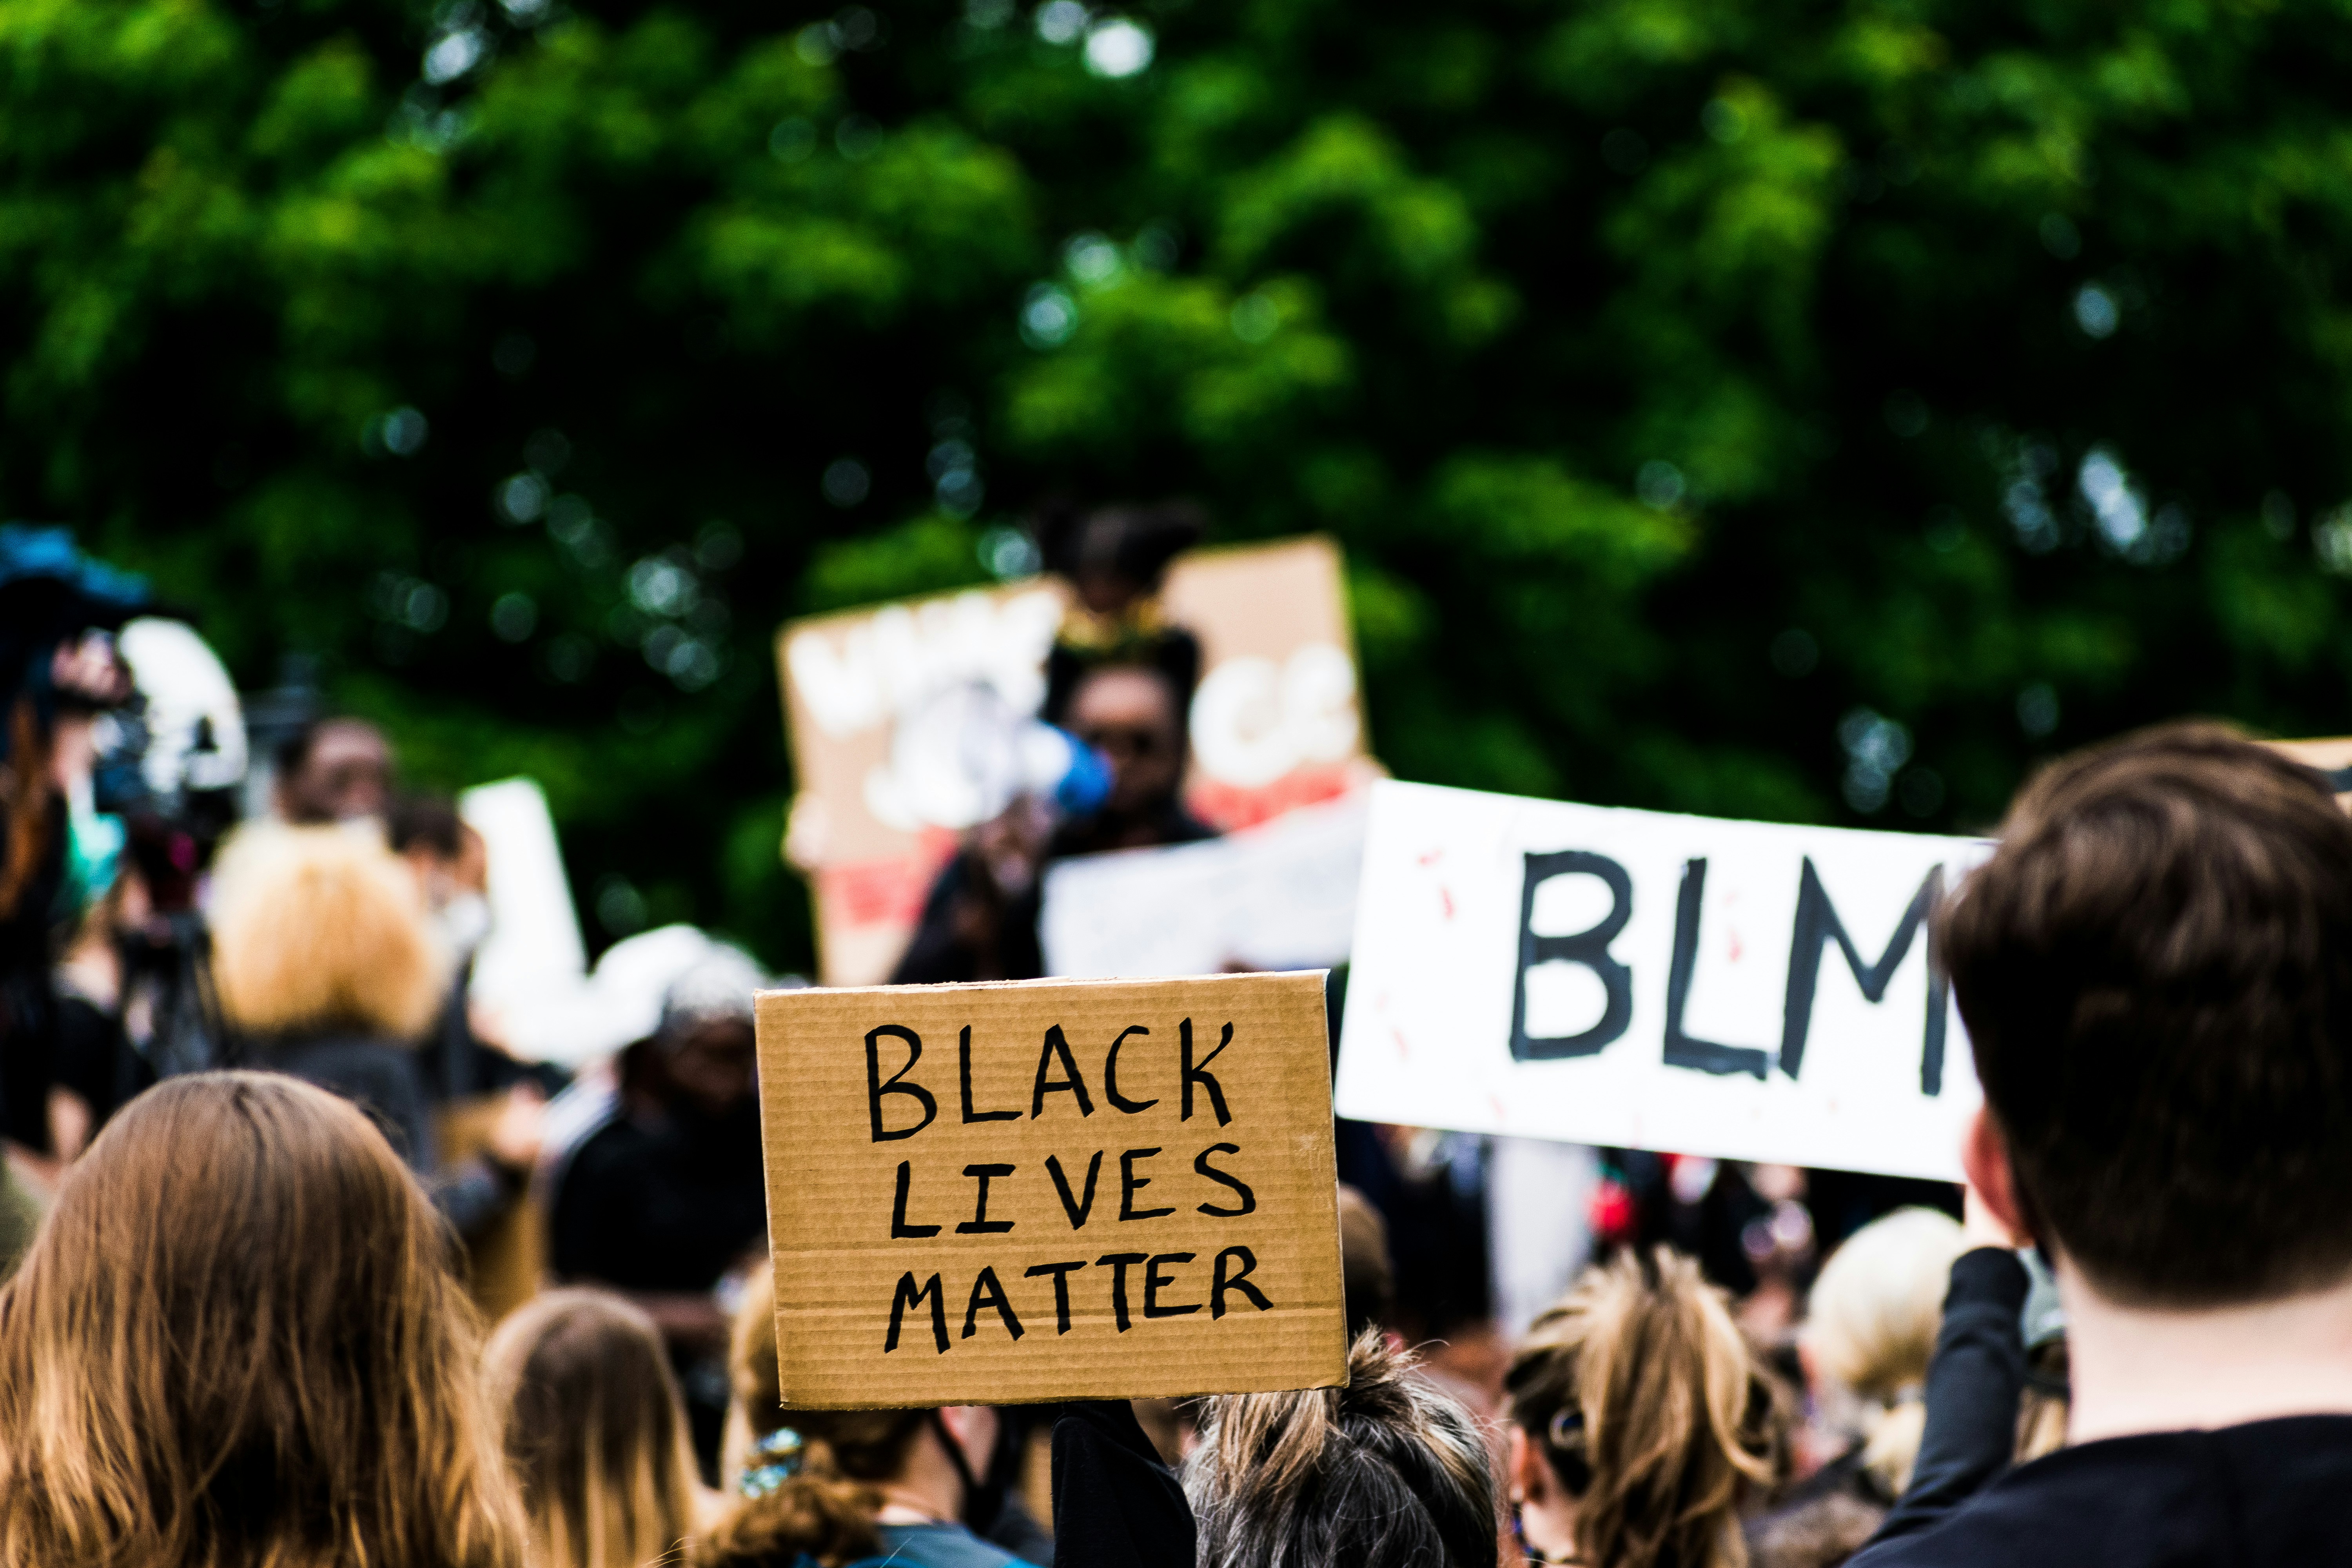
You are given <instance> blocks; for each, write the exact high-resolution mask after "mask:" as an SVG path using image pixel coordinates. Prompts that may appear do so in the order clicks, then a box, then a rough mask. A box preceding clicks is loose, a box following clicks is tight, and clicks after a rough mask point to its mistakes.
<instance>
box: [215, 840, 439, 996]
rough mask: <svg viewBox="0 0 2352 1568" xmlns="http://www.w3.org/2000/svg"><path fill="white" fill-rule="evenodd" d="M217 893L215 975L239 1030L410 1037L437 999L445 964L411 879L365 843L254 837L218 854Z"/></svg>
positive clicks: (385, 854) (395, 862) (382, 852)
mask: <svg viewBox="0 0 2352 1568" xmlns="http://www.w3.org/2000/svg"><path fill="white" fill-rule="evenodd" d="M217 887H218V893H217V896H216V898H215V907H214V913H213V973H214V977H215V981H216V982H217V984H219V987H220V1001H221V1008H222V1011H223V1012H224V1013H225V1014H226V1016H227V1019H228V1022H229V1023H230V1024H231V1025H233V1026H236V1028H237V1029H239V1030H240V1031H242V1032H244V1033H246V1034H248V1035H257V1036H293V1035H320V1034H351V1035H368V1036H383V1037H391V1038H395V1039H415V1037H418V1036H419V1035H421V1034H422V1033H423V1032H424V1031H425V1027H426V1026H427V1025H429V1024H430V1023H431V1022H432V1021H433V1017H434V1016H435V1014H436V1012H437V1011H438V1010H439V1009H440V1007H441V1005H442V1003H443V1002H444V1000H445V999H446V985H447V984H448V968H447V959H446V954H445V953H444V952H442V950H441V946H440V943H439V942H438V941H437V939H436V937H435V936H434V934H433V931H432V928H431V927H430V925H428V924H427V922H426V921H425V910H424V902H423V899H422V896H421V895H420V893H419V892H418V889H417V886H416V882H415V879H414V878H412V877H410V876H409V875H408V873H407V871H406V870H405V869H404V868H403V867H402V866H401V863H400V862H399V861H398V860H397V859H395V858H393V856H392V855H391V854H390V853H389V852H387V851H386V850H385V849H384V848H383V847H382V846H380V845H377V844H374V843H372V842H370V841H369V840H368V839H367V838H365V837H361V836H359V835H356V834H352V833H348V832H345V831H343V830H342V829H340V828H334V827H304V828H283V829H278V830H275V831H270V832H264V833H257V834H253V835H250V836H247V837H242V838H240V839H238V840H236V841H235V842H234V843H232V844H231V846H230V847H229V849H228V851H227V853H226V854H225V855H224V856H223V857H222V863H221V867H220V871H219V877H218V882H217Z"/></svg>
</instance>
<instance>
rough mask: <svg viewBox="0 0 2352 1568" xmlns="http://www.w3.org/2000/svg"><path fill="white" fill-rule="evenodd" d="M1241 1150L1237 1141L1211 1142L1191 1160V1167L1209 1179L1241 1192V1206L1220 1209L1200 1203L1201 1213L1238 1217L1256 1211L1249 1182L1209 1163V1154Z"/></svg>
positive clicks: (1228, 1217) (1230, 1152) (1219, 1217)
mask: <svg viewBox="0 0 2352 1568" xmlns="http://www.w3.org/2000/svg"><path fill="white" fill-rule="evenodd" d="M1240 1152H1242V1151H1241V1145H1239V1144H1237V1143H1212V1144H1210V1145H1209V1146H1208V1147H1207V1148H1205V1149H1203V1150H1202V1151H1201V1152H1200V1154H1199V1155H1198V1156H1197V1157H1195V1158H1194V1160H1193V1161H1192V1169H1194V1170H1196V1171H1198V1172H1200V1173H1201V1174H1202V1175H1204V1176H1206V1177H1208V1178H1209V1180H1211V1181H1213V1182H1219V1183H1223V1184H1224V1185H1226V1186H1228V1187H1231V1188H1233V1190H1234V1192H1236V1193H1238V1194H1241V1200H1242V1206H1241V1207H1239V1208H1237V1209H1221V1208H1219V1207H1217V1205H1214V1204H1202V1205H1200V1208H1201V1212H1202V1214H1205V1215H1214V1216H1215V1217H1217V1218H1218V1219H1239V1218H1241V1217H1242V1215H1245V1214H1253V1213H1255V1212H1256V1209H1257V1194H1255V1193H1254V1192H1252V1191H1250V1189H1249V1184H1248V1183H1247V1182H1244V1181H1243V1180H1242V1179H1241V1178H1240V1177H1239V1176H1234V1175H1228V1174H1226V1173H1224V1172H1223V1171H1220V1170H1218V1169H1217V1168H1216V1167H1215V1166H1214V1165H1212V1164H1210V1163H1209V1156H1210V1155H1212V1154H1238V1153H1240Z"/></svg>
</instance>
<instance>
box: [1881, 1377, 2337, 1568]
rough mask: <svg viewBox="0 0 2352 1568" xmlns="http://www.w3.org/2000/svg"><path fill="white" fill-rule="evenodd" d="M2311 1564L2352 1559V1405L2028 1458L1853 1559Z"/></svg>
mask: <svg viewBox="0 0 2352 1568" xmlns="http://www.w3.org/2000/svg"><path fill="white" fill-rule="evenodd" d="M1979 1563H2002V1564H2014V1565H2015V1568H2040V1565H2042V1564H2045V1563H2046V1564H2050V1565H2051V1568H2058V1565H2060V1564H2063V1565H2064V1568H2204V1565H2206V1564H2212V1565H2214V1568H2221V1565H2223V1564H2227V1565H2228V1568H2287V1565H2289V1564H2294V1565H2296V1568H2302V1565H2305V1564H2315V1563H2352V1415H2293V1416H2287V1417H2284V1418H2282V1419H2279V1420H2274V1421H2253V1422H2249V1423H2247V1424H2246V1425H2244V1426H2225V1427H2222V1428H2221V1429H2220V1430H2218V1431H2211V1432H2157V1433H2149V1434H2146V1435H2142V1436H2130V1437H2109V1438H2105V1439H2103V1440H2101V1441H2098V1442H2094V1443H2085V1444H2084V1445H2083V1446H2082V1447H2076V1448H2064V1449H2061V1450H2060V1451H2059V1452H2057V1453H2055V1454H2052V1455H2050V1456H2049V1457H2047V1458H2041V1459H2036V1460H2034V1461H2033V1462H2032V1464H2029V1465H2022V1466H2020V1467H2019V1468H2016V1469H2014V1470H2011V1471H2010V1472H2009V1473H2008V1474H2007V1475H2005V1476H2003V1477H2002V1478H2001V1479H2000V1480H1998V1481H1996V1482H1994V1483H1993V1484H1992V1485H1991V1486H1990V1487H1988V1488H1987V1489H1985V1490H1984V1491H1982V1492H1980V1493H1979V1494H1978V1495H1977V1496H1976V1497H1975V1498H1973V1499H1971V1500H1969V1501H1968V1502H1967V1503H1965V1504H1963V1505H1961V1506H1960V1507H1959V1508H1958V1509H1956V1510H1953V1511H1952V1512H1951V1513H1950V1514H1948V1516H1946V1517H1945V1518H1944V1519H1943V1520H1942V1521H1940V1522H1938V1523H1937V1524H1935V1525H1933V1526H1931V1527H1930V1528H1928V1529H1927V1530H1924V1531H1920V1532H1919V1533H1917V1534H1916V1535H1907V1536H1903V1537H1900V1538H1897V1539H1895V1540H1887V1541H1880V1542H1875V1543H1874V1544H1872V1545H1870V1546H1867V1547H1864V1549H1863V1551H1862V1552H1860V1553H1859V1554H1857V1555H1856V1556H1855V1557H1854V1558H1853V1564H1852V1568H1961V1565H1963V1564H1966V1565H1969V1568H1974V1565H1976V1564H1979Z"/></svg>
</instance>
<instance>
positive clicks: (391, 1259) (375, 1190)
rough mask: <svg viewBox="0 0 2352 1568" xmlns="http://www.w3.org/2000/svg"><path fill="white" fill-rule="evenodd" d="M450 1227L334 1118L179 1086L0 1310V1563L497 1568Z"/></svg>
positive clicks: (487, 1437)
mask: <svg viewBox="0 0 2352 1568" xmlns="http://www.w3.org/2000/svg"><path fill="white" fill-rule="evenodd" d="M478 1345H479V1340H478V1334H477V1329H476V1324H475V1320H474V1316H473V1309H472V1306H471V1304H470V1303H469V1302H468V1300H467V1296H466V1290H465V1287H464V1286H463V1284H462V1283H460V1281H459V1280H458V1279H457V1276H456V1275H455V1274H454V1273H453V1272H452V1269H451V1266H450V1258H449V1248H448V1237H447V1232H446V1229H445V1227H444V1226H442V1224H441V1221H440V1219H439V1218H438V1216H437V1215H436V1214H435V1213H434V1211H433V1206H432V1205H431V1203H430V1202H429V1201H428V1200H427V1199H426V1197H425V1193H424V1191H423V1190H422V1189H421V1188H419V1187H418V1186H417V1184H415V1181H414V1180H413V1179H412V1178H411V1177H410V1176H409V1174H408V1172H407V1170H406V1169H405V1168H404V1166H403V1165H402V1164H401V1163H400V1160H399V1157H398V1156H397V1155H395V1154H394V1152H392V1147H391V1145H390V1144H388V1143H386V1142H384V1140H383V1135H382V1134H380V1133H379V1132H377V1131H375V1129H374V1128H373V1126H371V1125H370V1124H369V1122H368V1121H367V1118H366V1117H365V1116H363V1115H362V1114H361V1113H360V1112H359V1111H358V1110H355V1109H353V1108H352V1106H350V1105H348V1104H346V1103H345V1102H344V1101H342V1100H338V1099H336V1098H335V1097H334V1096H333V1095H331V1094H329V1093H327V1092H326V1091H325V1090H323V1089H314V1088H312V1087H310V1085H308V1084H305V1083H301V1082H299V1081H297V1080H296V1079H290V1078H284V1077H279V1076H278V1075H275V1074H266V1073H247V1072H212V1073H194V1074H190V1075H188V1076H186V1077H183V1078H175V1079H169V1080H167V1081H165V1082H164V1083H163V1084H161V1085H159V1086H158V1087H156V1088H154V1089H150V1090H148V1091H147V1092H146V1093H144V1094H142V1095H141V1096H139V1097H138V1098H137V1099H135V1100H131V1102H130V1103H129V1104H128V1105H126V1106H125V1107H124V1108H123V1109H122V1110H121V1112H119V1113H118V1114H117V1115H116V1116H114V1117H113V1118H112V1119H111V1120H110V1121H108V1123H107V1125H106V1127H105V1129H104V1131H101V1132H100V1134H99V1135H98V1138H97V1139H96V1140H95V1141H94V1142H92V1143H91V1145H90V1148H89V1152H88V1153H87V1154H85V1155H84V1156H83V1157H82V1158H81V1159H80V1160H79V1162H77V1163H75V1164H74V1165H73V1166H72V1167H71V1169H70V1170H69V1171H68V1173H67V1175H66V1178H65V1182H64V1184H63V1186H62V1187H61V1188H60V1189H59V1192H58V1200H57V1206H56V1208H55V1209H54V1210H53V1211H52V1212H51V1214H50V1215H49V1219H48V1222H47V1225H46V1226H44V1227H43V1228H42V1231H41V1234H40V1237H39V1238H38V1239H37V1241H36V1242H35V1243H34V1245H33V1249H32V1251H31V1253H30V1254H29V1255H27V1257H26V1259H25V1264H24V1267H23V1268H22V1269H21V1270H20V1271H19V1272H18V1274H17V1275H16V1279H14V1280H13V1281H12V1282H11V1283H10V1284H9V1285H8V1287H7V1289H5V1291H0V1434H5V1436H0V1563H6V1564H9V1565H10V1568H16V1565H19V1564H49V1563H58V1564H65V1563H72V1564H76V1565H77V1568H99V1565H103V1568H379V1565H382V1568H394V1565H396V1568H520V1563H521V1562H522V1528H521V1519H520V1512H519V1510H517V1509H516V1507H515V1504H514V1500H513V1497H512V1495H511V1493H510V1492H509V1490H508V1489H507V1486H506V1483H505V1479H504V1477H503V1475H502V1474H501V1472H500V1467H499V1455H498V1449H497V1447H496V1443H495V1440H494V1438H493V1436H492V1433H491V1429H490V1424H489V1422H488V1418H487V1413H486V1412H485V1411H484V1409H483V1406H482V1401H481V1389H480V1383H479V1380H478V1376H477V1375H476V1370H475V1363H476V1354H477V1351H478Z"/></svg>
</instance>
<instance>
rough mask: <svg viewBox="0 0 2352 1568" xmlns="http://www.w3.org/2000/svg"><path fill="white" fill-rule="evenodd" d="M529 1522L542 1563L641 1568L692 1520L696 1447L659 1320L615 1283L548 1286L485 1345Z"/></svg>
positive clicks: (679, 1540)
mask: <svg viewBox="0 0 2352 1568" xmlns="http://www.w3.org/2000/svg"><path fill="white" fill-rule="evenodd" d="M482 1381H483V1384H484V1387H485V1389H486V1390H487V1391H488V1395H489V1401H490V1408H491V1410H492V1412H493V1413H494V1415H497V1416H499V1417H500V1418H502V1419H503V1420H504V1422H505V1425H506V1451H507V1464H508V1468H509V1470H510V1471H511V1473H512V1475H513V1477H514V1480H515V1484H516V1486H517V1487H518V1488H519V1489H520V1490H521V1493H522V1504H523V1511H524V1513H525V1514H526V1515H527V1516H528V1517H529V1519H530V1543H531V1562H532V1564H533V1568H640V1565H641V1564H643V1563H651V1562H655V1561H657V1560H659V1559H662V1558H664V1557H667V1555H668V1554H669V1553H671V1552H674V1551H677V1549H678V1548H679V1547H680V1546H681V1545H682V1544H683V1543H684V1542H685V1540H686V1537H687V1536H688V1535H689V1534H691V1533H692V1532H693V1529H694V1481H693V1476H694V1454H693V1450H692V1449H691V1448H690V1447H688V1439H687V1428H686V1410H685V1408H684V1406H683V1405H681V1404H680V1403H679V1401H678V1394H677V1378H676V1377H674V1376H673V1375H672V1374H671V1373H670V1367H669V1353H668V1352H667V1351H666V1350H664V1349H663V1348H662V1341H661V1334H660V1332H659V1331H657V1330H656V1329H655V1327H654V1324H653V1320H652V1319H651V1318H648V1317H646V1314H645V1313H644V1312H643V1311H641V1310H638V1309H637V1308H635V1307H634V1306H632V1305H630V1304H629V1303H628V1302H626V1301H625V1300H622V1299H621V1298H620V1297H618V1296H615V1295H614V1294H612V1293H611V1292H610V1291H606V1290H585V1289H571V1290H551V1291H549V1292H547V1293H546V1294H545V1295H543V1296H541V1297H539V1298H537V1299H536V1300H531V1301H529V1302H527V1303H525V1304H524V1305H523V1306H521V1307H520V1308H517V1309H516V1310H515V1311H514V1312H513V1313H511V1314H510V1315H509V1317H508V1318H507V1320H506V1321H504V1322H502V1323H500V1324H499V1328H498V1331H497V1332H496V1333H494V1334H492V1335H491V1336H490V1342H489V1344H488V1346H486V1347H485V1348H484V1350H483V1352H482Z"/></svg>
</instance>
